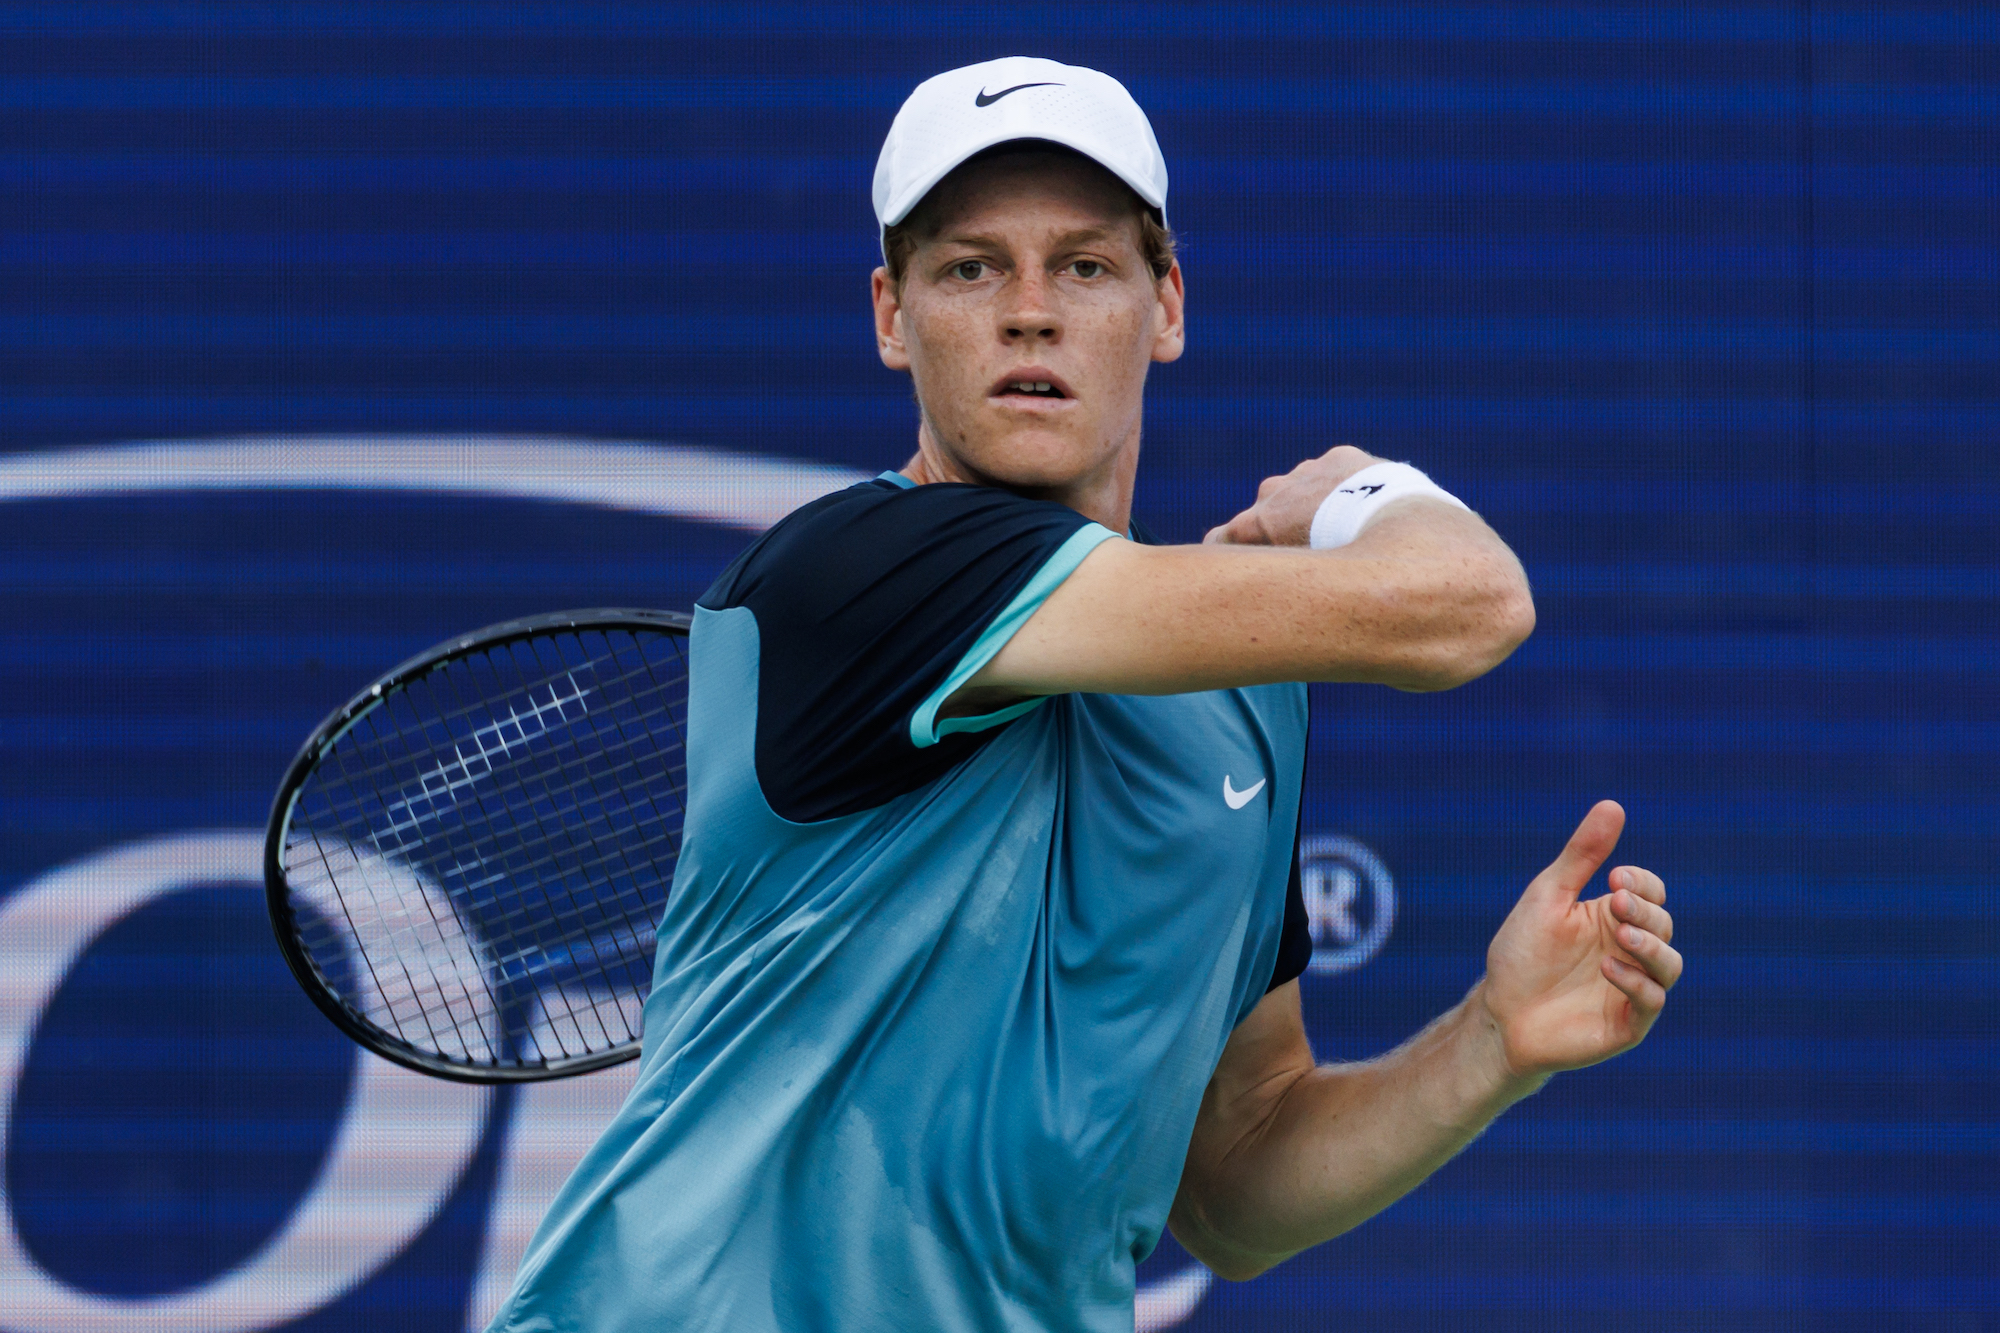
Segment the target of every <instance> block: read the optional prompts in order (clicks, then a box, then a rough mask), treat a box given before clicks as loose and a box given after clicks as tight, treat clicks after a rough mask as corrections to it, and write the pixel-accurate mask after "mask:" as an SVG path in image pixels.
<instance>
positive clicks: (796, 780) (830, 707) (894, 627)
mask: <svg viewBox="0 0 2000 1333" xmlns="http://www.w3.org/2000/svg"><path fill="white" fill-rule="evenodd" d="M1088 522H1089V520H1088V519H1086V518H1085V517H1084V516H1083V515H1081V514H1079V513H1077V512H1076V511H1075V510H1074V509H1071V508H1069V507H1068V506H1066V505H1060V504H1052V503H1049V502H1046V501H1041V500H1026V499H1023V498H1021V497H1020V496H1018V495H1012V494H1009V493H1008V492H1006V491H1000V490H994V489H992V488H991V487H986V486H963V485H957V484H953V483H940V484H936V485H930V486H914V487H905V486H903V485H901V484H899V483H898V482H895V481H890V480H886V479H878V480H876V481H870V482H863V483H862V484H861V485H858V486H853V487H849V488H848V489H846V490H844V491H836V492H834V493H833V494H832V495H828V496H824V497H822V498H821V499H819V500H815V501H814V502H813V503H811V504H809V505H806V506H805V507H804V508H802V509H799V510H798V511H796V512H795V513H793V514H791V515H790V516H789V517H787V518H786V519H785V520H784V521H783V522H781V523H779V524H778V525H777V526H776V527H774V528H772V529H771V531H769V532H768V533H766V534H764V536H763V537H761V538H759V539H758V540H757V542H755V543H754V544H753V545H752V546H751V547H750V549H749V550H747V551H745V552H744V553H743V554H742V555H741V556H739V557H738V558H737V559H736V561H735V562H734V563H733V564H731V565H730V567H729V568H728V569H726V570H725V571H723V574H722V576H721V577H720V578H718V579H717V580H716V581H715V584H714V586H712V587H711V588H709V590H708V591H707V592H706V593H704V594H702V597H701V601H700V605H702V606H704V607H707V608H709V609H710V610H715V611H724V610H728V609H730V608H731V607H738V606H744V607H748V608H749V609H750V611H751V613H752V614H753V615H754V616H755V617H756V620H757V632H758V637H759V641H760V645H761V646H760V650H759V668H758V684H757V779H758V783H759V785H760V786H761V787H762V788H763V791H764V799H765V801H766V802H768V803H769V805H770V807H771V809H772V810H773V811H775V812H776V813H777V814H779V815H781V816H782V817H784V818H786V819H789V820H792V821H794V822H798V823H810V822H813V821H816V820H821V819H831V818H833V817H835V816H838V815H844V814H853V813H855V812H856V811H860V810H868V809H872V808H874V807H875V806H878V805H881V804H883V803H884V802H886V801H889V800H892V799H894V798H895V797H897V796H900V795H902V794H903V793H905V792H909V791H914V790H916V789H917V788H918V787H921V786H923V785H924V784H926V783H928V782H931V781H933V780H935V779H936V778H938V777H941V776H943V775H944V774H945V773H946V772H948V771H949V770H950V769H951V768H952V767H954V766H955V765H957V764H958V763H959V762H960V761H962V760H963V759H964V758H965V757H966V756H967V755H968V754H970V753H972V752H973V751H974V750H976V749H978V748H979V747H980V746H981V745H983V744H985V743H986V742H987V741H989V740H991V739H992V738H993V737H995V736H997V735H998V734H999V731H998V730H997V729H992V730H986V731H978V732H957V733H953V734H951V735H947V736H944V737H942V738H941V739H940V740H939V741H938V743H937V744H935V745H929V746H925V747H923V748H921V749H920V748H918V747H917V746H916V744H915V743H914V742H913V741H912V740H911V738H910V715H911V713H912V712H914V711H915V709H916V707H917V705H918V704H920V703H921V702H923V700H924V699H925V697H926V696H927V695H929V694H930V693H931V691H933V690H935V689H936V688H937V687H938V686H939V685H941V684H942V683H943V682H944V680H945V678H946V677H947V676H948V675H949V674H950V673H951V670H952V668H953V667H955V666H957V665H958V663H959V661H960V659H961V658H963V657H964V656H965V654H966V652H967V651H968V650H969V649H970V648H971V647H972V645H973V643H974V641H975V640H977V639H978V637H979V635H980V632H981V631H982V630H984V629H985V628H986V626H987V624H988V622H990V621H991V620H992V619H993V618H994V616H995V615H997V614H998V613H999V612H1000V611H1001V610H1002V609H1004V608H1005V607H1006V606H1007V604H1008V603H1009V602H1010V601H1011V600H1012V599H1013V598H1014V596H1015V594H1017V593H1019V592H1020V591H1021V589H1022V588H1023V587H1024V586H1025V585H1026V584H1027V583H1028V581H1029V579H1031V578H1032V577H1033V576H1034V574H1035V572H1036V571H1037V570H1038V569H1040V568H1041V567H1042V565H1043V564H1044V563H1045V562H1046V561H1047V560H1048V558H1049V557H1050V556H1051V555H1053V554H1054V553H1055V551H1056V549H1057V548H1058V547H1060V546H1061V545H1062V544H1063V543H1064V542H1065V541H1067V540H1068V539H1069V538H1070V537H1071V536H1073V535H1074V534H1075V533H1076V532H1077V530H1078V529H1080V528H1082V527H1084V526H1085V525H1086V524H1087V523H1088Z"/></svg>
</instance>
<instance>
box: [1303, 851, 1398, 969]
mask: <svg viewBox="0 0 2000 1333" xmlns="http://www.w3.org/2000/svg"><path fill="white" fill-rule="evenodd" d="M1299 886H1300V888H1301V889H1302V890H1303V894H1304V897H1305V900H1306V915H1307V916H1308V917H1309V918H1311V920H1312V938H1313V956H1312V962H1311V964H1309V966H1310V967H1311V969H1312V970H1313V971H1314V972H1317V973H1319V974H1320V975H1321V976H1333V975H1336V974H1338V973H1341V972H1351V971H1353V970H1354V969H1355V968H1357V967H1360V966H1361V965H1362V964H1363V963H1365V962H1367V961H1368V960H1369V959H1371V958H1373V957H1374V956H1375V955H1376V954H1377V953H1379V952H1381V949H1382V946H1383V944H1385V943H1386V942H1387V941H1388V939H1389V932H1390V930H1391V929H1393V928H1394V927H1395V924H1396V881H1395V880H1393V879H1391V878H1390V877H1389V867H1387V866H1385V865H1383V864H1382V859H1381V858H1380V857H1378V856H1376V855H1375V853H1373V852H1371V851H1369V850H1368V849H1367V848H1366V847H1364V846H1362V845H1361V844H1360V843H1358V842H1356V841H1355V840H1354V839H1352V838H1343V837H1340V836H1337V835H1336V836H1331V837H1328V836H1320V837H1312V838H1307V839H1305V840H1304V841H1302V842H1301V843H1300V844H1299Z"/></svg>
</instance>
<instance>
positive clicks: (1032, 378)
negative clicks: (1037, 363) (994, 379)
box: [993, 371, 1070, 398]
mask: <svg viewBox="0 0 2000 1333" xmlns="http://www.w3.org/2000/svg"><path fill="white" fill-rule="evenodd" d="M993 396H994V397H996V398H1067V397H1069V396H1070V395H1069V390H1068V389H1066V388H1065V387H1063V382H1062V381H1061V380H1059V379H1056V378H1055V377H1054V376H1051V375H1049V374H1047V373H1046V372H1040V371H1030V372H1029V373H1027V374H1025V375H1022V376H1019V377H1018V378H1009V379H1004V380H1002V381H1000V383H999V384H998V385H996V386H995V387H994V389H993Z"/></svg>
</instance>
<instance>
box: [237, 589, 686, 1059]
mask: <svg viewBox="0 0 2000 1333" xmlns="http://www.w3.org/2000/svg"><path fill="white" fill-rule="evenodd" d="M691 623H692V622H691V621H690V620H689V618H688V617H687V616H684V615H680V614H677V613H675V612H670V611H624V610H596V611H569V612H560V613H557V614H554V615H546V616H536V617H533V618H532V619H528V620H515V621H509V622H508V623H506V624H503V625H493V626H490V627H489V628H486V629H483V630H479V631H477V632H476V633H472V634H467V635H464V636H462V637H459V638H456V639H453V640H451V641H450V642H449V643H444V644H440V645H439V646H438V647H436V648H433V649H431V650H430V651H429V652H427V653H424V654H422V655H420V656H418V657H415V658H412V659H411V660H410V661H408V662H405V663H404V664H403V665H401V666H399V667H397V668H396V669H395V670H394V671H391V672H390V673H389V674H388V675H386V676H384V677H383V678H382V679H381V680H379V681H377V682H376V683H375V684H373V685H371V686H369V687H368V688H367V689H366V690H364V691H362V693H360V694H358V695H356V696H355V697H354V698H353V699H352V700H351V701H350V702H349V703H348V704H347V705H346V706H345V707H343V708H340V709H338V710H337V711H336V712H334V714H333V715H332V716H331V717H329V718H327V720H326V721H324V722H322V723H321V724H320V726H319V729H318V730H317V731H315V732H314V733H313V734H312V736H311V738H310V739H308V740H307V741H306V743H305V745H304V747H303V748H301V749H300V751H299V754H298V758H296V759H294V760H293V761H292V766H291V768H290V770H289V771H288V772H287V773H286V774H285V780H284V784H283V785H282V786H280V787H279V788H278V796H277V799H276V801H275V802H274V803H273V804H272V807H271V823H270V828H269V832H268V833H267V835H266V837H265V842H264V884H265V893H266V895H267V898H268V900H269V903H270V909H271V924H272V927H273V928H274V929H275V930H276V932H277V936H278V944H279V947H280V948H282V949H283V950H284V953H285V960H286V961H287V962H288V963H290V964H291V968H292V974H293V975H294V976H296V977H297V978H298V979H299V984H300V985H302V986H304V987H305V989H306V993H307V994H308V995H310V996H311V997H312V999H313V1001H314V1003H316V1004H318V1005H319V1007H320V1008H321V1009H322V1010H324V1011H325V1012H326V1015H327V1017H329V1018H331V1019H332V1020H333V1021H334V1022H335V1023H336V1024H337V1025H339V1027H340V1029H341V1031H343V1032H345V1033H347V1035H348V1036H350V1037H352V1038H354V1040H356V1041H358V1042H360V1043H361V1044H362V1045H363V1046H366V1047H367V1048H368V1049H369V1050H371V1051H374V1052H375V1053H376V1054H378V1055H381V1056H384V1057H386V1058H388V1059H390V1060H394V1061H396V1062H397V1063H398V1064H403V1065H408V1066H409V1067H411V1068H413V1069H419V1070H422V1071H423V1072H425V1073H427V1074H437V1075H440V1076H442V1077H444V1078H453V1079H462V1080H467V1081H472V1082H481V1083H494V1082H512V1081H518V1080H530V1079H546V1078H560V1077H562V1076H564V1075H567V1074H581V1073H584V1072H585V1071H587V1070H591V1069H597V1068H600V1067H602V1066H604V1065H608V1064H615V1063H617V1062H618V1061H620V1060H629V1059H631V1058H632V1057H633V1056H635V1055H637V1054H638V1053H639V1015H640V1008H641V1006H642V1005H644V1003H645V999H646V993H647V990H648V987H649V984H650V982H651V979H652V966H653V932H654V928H655V925H656V924H657V922H658V921H659V919H660V911H661V908H662V907H663V906H664V905H665V903H666V899H667V886H668V884H669V883H670V882H671V881H672V879H673V874H674V861H675V857H676V856H677V854H678V853H679V851H680V840H681V817H682V815H683V813H684V808H685V800H686V785H687V768H686V764H687V760H686V749H685V733H686V727H687V632H688V627H689V625H690V624H691Z"/></svg>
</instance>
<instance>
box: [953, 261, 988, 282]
mask: <svg viewBox="0 0 2000 1333" xmlns="http://www.w3.org/2000/svg"><path fill="white" fill-rule="evenodd" d="M985 272H986V261H985V260H983V259H961V260H959V261H958V262H957V263H956V264H953V265H952V266H951V276H952V277H954V278H957V279H958V280H959V281H960V282H978V281H979V279H980V277H981V275H983V274H984V273H985Z"/></svg>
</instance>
